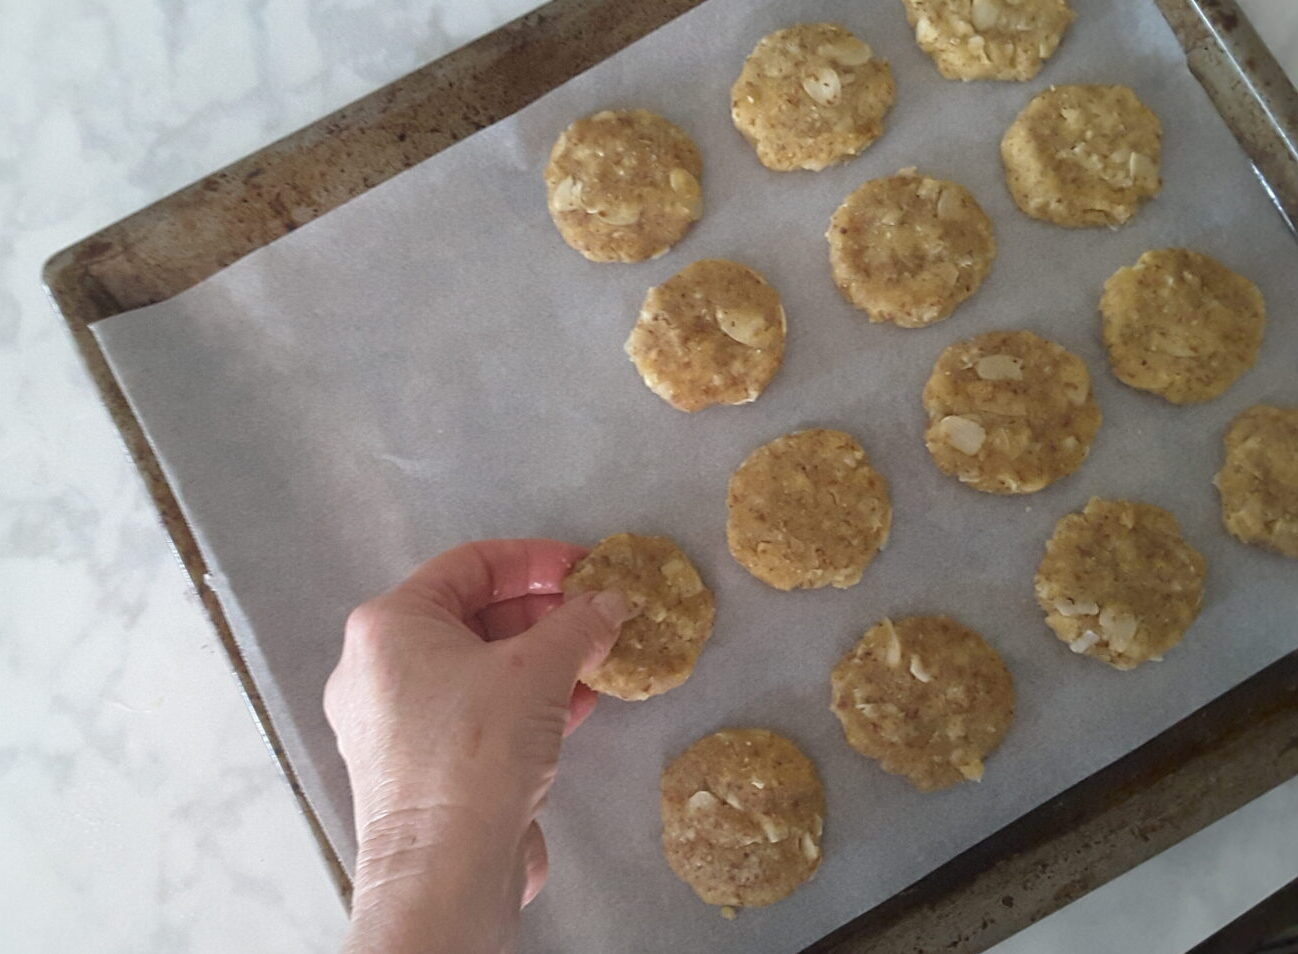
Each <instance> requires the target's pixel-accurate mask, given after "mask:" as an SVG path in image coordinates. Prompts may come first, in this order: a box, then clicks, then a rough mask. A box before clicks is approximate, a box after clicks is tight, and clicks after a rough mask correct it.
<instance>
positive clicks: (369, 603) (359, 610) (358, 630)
mask: <svg viewBox="0 0 1298 954" xmlns="http://www.w3.org/2000/svg"><path fill="white" fill-rule="evenodd" d="M387 618H388V610H387V607H386V604H385V600H384V597H382V596H376V597H373V598H372V599H368V600H366V601H365V602H364V603H362V604H361V605H360V606H358V607H356V608H355V609H354V610H352V611H351V612H350V613H349V614H348V615H347V623H346V625H345V627H344V628H343V634H344V638H345V640H346V641H347V642H348V643H349V644H352V645H355V644H358V643H359V644H361V645H369V644H372V643H373V642H374V641H375V640H376V639H377V638H378V635H379V633H381V632H382V630H383V626H384V624H385V623H386V622H387Z"/></svg>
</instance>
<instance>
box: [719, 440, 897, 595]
mask: <svg viewBox="0 0 1298 954" xmlns="http://www.w3.org/2000/svg"><path fill="white" fill-rule="evenodd" d="M726 506H727V509H728V519H727V521H726V539H727V542H728V543H729V545H730V553H731V555H732V556H734V558H735V559H736V560H737V561H738V562H739V564H740V565H741V566H743V567H744V568H745V569H746V570H748V572H749V573H751V574H753V576H755V577H757V578H758V579H759V580H761V581H763V582H764V583H767V584H769V585H771V586H773V587H775V588H776V589H780V590H791V589H795V588H806V589H814V588H817V587H822V586H835V587H839V588H845V587H848V586H852V585H854V584H856V583H857V582H858V581H859V580H860V579H861V574H862V572H863V571H864V570H865V568H866V567H867V566H868V565H869V564H870V562H871V561H872V560H873V559H874V557H875V555H876V554H877V553H878V552H879V550H880V549H882V548H883V546H884V545H885V544H886V543H887V542H888V533H889V531H890V529H891V526H892V504H891V503H890V501H889V497H888V482H887V481H886V480H884V478H883V476H882V475H881V474H879V473H878V472H877V471H876V470H874V468H872V467H871V466H870V461H869V458H868V457H866V454H865V451H864V450H862V449H861V445H860V444H858V443H857V442H856V440H855V439H854V438H853V437H852V436H851V435H850V434H844V433H843V432H842V431H831V430H809V431H798V432H796V433H793V434H786V435H785V436H784V437H779V438H776V439H775V440H773V441H771V442H770V443H768V444H764V445H762V446H761V447H759V448H757V450H755V451H753V452H752V453H751V454H749V455H748V458H747V459H746V460H745V461H744V462H743V463H742V464H741V465H740V466H739V469H738V470H736V471H735V473H734V475H733V476H732V477H731V478H730V486H729V489H728V492H727V495H726Z"/></svg>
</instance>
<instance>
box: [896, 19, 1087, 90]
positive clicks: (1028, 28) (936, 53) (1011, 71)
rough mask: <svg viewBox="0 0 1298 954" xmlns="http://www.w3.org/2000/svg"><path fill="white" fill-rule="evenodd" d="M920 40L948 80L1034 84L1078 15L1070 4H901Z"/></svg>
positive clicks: (918, 40) (918, 41) (921, 47)
mask: <svg viewBox="0 0 1298 954" xmlns="http://www.w3.org/2000/svg"><path fill="white" fill-rule="evenodd" d="M902 2H903V3H904V4H905V6H906V19H907V20H909V21H910V25H911V26H913V27H914V28H915V42H916V43H918V44H919V48H920V49H921V50H923V51H924V52H925V53H927V54H928V55H929V56H931V57H932V58H933V62H934V63H935V64H936V65H937V68H938V71H939V72H941V74H942V75H943V76H945V77H946V78H947V79H958V80H1020V81H1021V80H1030V79H1032V77H1034V76H1036V75H1037V73H1038V72H1039V71H1040V69H1041V65H1042V64H1043V63H1045V61H1046V60H1048V59H1050V57H1051V56H1052V55H1054V52H1055V49H1056V47H1058V46H1059V41H1060V40H1061V39H1063V36H1064V31H1065V30H1067V29H1068V24H1070V23H1072V22H1073V17H1074V16H1075V14H1074V13H1073V11H1072V10H1071V9H1070V8H1069V6H1068V4H1067V3H1066V2H1065V0H902Z"/></svg>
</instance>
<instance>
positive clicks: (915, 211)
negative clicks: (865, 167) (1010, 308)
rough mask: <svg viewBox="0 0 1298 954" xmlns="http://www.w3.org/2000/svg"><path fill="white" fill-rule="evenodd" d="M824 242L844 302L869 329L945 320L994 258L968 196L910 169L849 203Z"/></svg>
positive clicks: (988, 234) (986, 224) (985, 227)
mask: <svg viewBox="0 0 1298 954" xmlns="http://www.w3.org/2000/svg"><path fill="white" fill-rule="evenodd" d="M825 237H826V238H827V239H829V263H830V266H831V268H832V269H833V273H834V282H835V283H836V284H837V285H838V288H839V291H841V292H842V293H843V296H844V297H845V298H846V299H847V300H848V301H850V302H851V303H852V304H853V305H855V306H856V307H857V308H860V309H861V310H862V311H866V312H868V313H869V315H870V320H871V321H891V322H894V323H896V324H898V325H900V326H902V327H903V328H919V327H922V326H923V325H929V324H932V323H933V322H935V321H940V320H941V319H943V318H945V317H947V316H948V315H950V314H951V312H953V311H954V310H955V307H956V305H958V304H960V302H962V301H964V300H965V299H966V298H968V297H969V296H970V295H972V294H973V293H974V292H975V291H977V290H978V286H979V285H981V284H982V281H983V279H984V278H986V277H987V272H988V271H990V270H991V265H992V260H993V259H994V258H995V257H996V239H995V237H994V236H993V235H992V223H991V219H989V218H987V214H986V213H985V212H983V210H982V207H981V206H979V205H978V202H977V201H976V200H975V199H974V197H973V196H972V195H970V194H969V190H967V189H966V188H965V187H964V186H961V185H957V184H956V183H954V182H945V181H943V180H941V179H930V178H929V177H928V176H921V175H919V174H918V173H916V171H915V170H914V169H913V168H910V169H903V170H901V172H899V173H897V174H896V175H895V176H888V177H887V178H884V179H872V180H871V181H869V182H867V183H866V184H865V185H863V186H861V187H860V188H859V189H857V190H856V191H855V192H853V193H852V194H851V195H849V196H848V197H847V199H846V200H845V201H844V202H843V204H842V205H840V206H839V207H838V211H836V212H835V213H834V217H833V218H832V219H831V220H830V223H829V231H828V232H827V233H826V234H825Z"/></svg>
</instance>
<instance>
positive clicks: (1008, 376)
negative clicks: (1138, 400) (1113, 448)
mask: <svg viewBox="0 0 1298 954" xmlns="http://www.w3.org/2000/svg"><path fill="white" fill-rule="evenodd" d="M924 410H925V411H927V412H928V421H929V423H928V429H927V430H926V431H925V433H924V441H925V443H926V444H927V445H928V451H929V453H930V454H931V455H932V456H933V460H934V462H935V463H936V464H937V465H938V467H940V468H941V469H942V471H943V472H944V473H947V474H950V475H952V476H953V477H956V478H958V479H959V480H960V482H961V483H965V484H968V485H969V486H970V487H973V488H974V489H976V490H982V491H985V492H987V493H992V494H1029V493H1033V492H1035V491H1038V490H1040V489H1041V488H1043V487H1045V486H1047V485H1048V484H1050V483H1052V482H1054V481H1056V480H1058V479H1059V478H1060V477H1065V476H1067V475H1068V474H1071V473H1072V472H1073V471H1075V470H1076V469H1077V468H1078V467H1080V466H1081V465H1082V461H1084V460H1086V456H1087V455H1088V454H1089V453H1090V451H1091V442H1092V441H1093V440H1094V439H1095V434H1096V431H1098V430H1099V428H1100V419H1101V415H1100V409H1099V406H1098V405H1096V403H1095V399H1094V397H1092V395H1091V377H1090V375H1089V374H1088V373H1087V371H1086V365H1085V364H1084V363H1083V362H1082V359H1081V358H1079V357H1077V356H1076V355H1074V354H1072V353H1071V352H1069V351H1066V350H1065V349H1064V348H1062V347H1061V346H1060V345H1057V344H1055V343H1054V342H1053V341H1047V340H1046V339H1044V338H1040V337H1038V336H1037V335H1034V334H1033V333H1032V332H1030V331H993V332H989V333H987V334H983V335H979V336H978V337H976V338H971V339H970V340H968V341H958V342H956V343H955V344H953V345H951V346H950V347H948V348H947V349H946V350H945V351H943V352H942V354H941V355H939V356H938V359H937V363H936V364H934V366H933V374H932V375H931V376H930V377H929V379H928V383H927V384H926V385H925V386H924Z"/></svg>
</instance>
